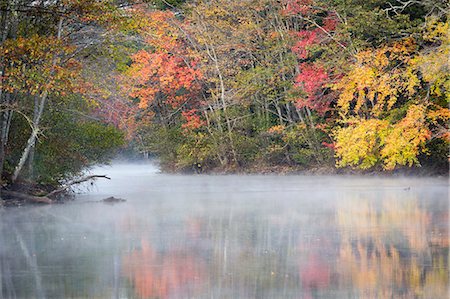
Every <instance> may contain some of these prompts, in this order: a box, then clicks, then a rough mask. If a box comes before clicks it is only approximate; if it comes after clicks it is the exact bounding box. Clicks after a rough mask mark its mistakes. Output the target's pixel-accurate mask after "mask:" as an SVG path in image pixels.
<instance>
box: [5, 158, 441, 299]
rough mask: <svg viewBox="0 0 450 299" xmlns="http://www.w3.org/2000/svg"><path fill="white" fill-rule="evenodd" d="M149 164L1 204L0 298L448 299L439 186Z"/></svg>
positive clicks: (118, 168) (422, 181) (436, 182)
mask: <svg viewBox="0 0 450 299" xmlns="http://www.w3.org/2000/svg"><path fill="white" fill-rule="evenodd" d="M147 167H148V165H141V166H136V165H135V166H117V165H116V166H114V167H113V168H112V169H111V171H110V172H109V171H108V174H110V175H111V176H113V182H114V184H110V182H102V183H99V185H98V190H94V191H93V192H91V193H89V194H87V195H83V196H80V197H79V199H78V200H77V201H75V202H73V203H69V204H65V205H59V206H51V207H26V208H20V209H17V208H9V209H4V210H1V211H0V298H2V299H3V298H161V299H163V298H448V295H449V290H448V279H449V277H448V270H449V264H448V255H449V250H448V249H449V237H448V234H449V231H448V220H449V219H448V214H449V203H448V201H447V197H448V183H447V181H446V180H441V179H423V178H422V179H401V178H398V179H377V178H370V179H369V178H366V179H359V178H355V177H349V178H331V177H297V176H287V177H278V176H244V177H240V176H181V175H178V176H177V175H175V176H174V175H163V174H157V173H156V172H155V171H153V172H152V171H148V168H147ZM105 172H106V171H105ZM409 186H411V187H410V188H408V187H409ZM110 195H114V196H117V197H123V198H126V199H127V200H128V201H127V202H126V203H123V204H118V205H114V206H109V205H104V204H102V203H98V202H92V201H95V200H97V199H100V198H103V197H107V196H110Z"/></svg>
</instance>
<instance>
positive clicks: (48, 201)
mask: <svg viewBox="0 0 450 299" xmlns="http://www.w3.org/2000/svg"><path fill="white" fill-rule="evenodd" d="M1 193H2V194H3V195H6V196H11V197H15V198H18V199H23V200H26V201H29V202H34V203H46V204H51V203H53V200H51V199H50V198H48V197H47V196H34V195H29V194H26V193H20V192H16V191H9V190H1Z"/></svg>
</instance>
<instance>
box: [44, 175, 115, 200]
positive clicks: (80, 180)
mask: <svg viewBox="0 0 450 299" xmlns="http://www.w3.org/2000/svg"><path fill="white" fill-rule="evenodd" d="M96 178H104V179H108V180H110V179H111V178H110V177H108V176H106V175H88V176H85V177H82V178H80V179H76V180H73V181H71V182H69V183H67V184H65V185H64V186H62V187H61V188H58V189H56V190H53V191H52V192H50V193H48V194H47V195H46V197H52V196H55V195H57V194H59V193H62V192H64V191H66V190H67V189H69V188H70V187H72V186H73V185H76V184H80V183H84V182H87V181H90V180H95V179H96Z"/></svg>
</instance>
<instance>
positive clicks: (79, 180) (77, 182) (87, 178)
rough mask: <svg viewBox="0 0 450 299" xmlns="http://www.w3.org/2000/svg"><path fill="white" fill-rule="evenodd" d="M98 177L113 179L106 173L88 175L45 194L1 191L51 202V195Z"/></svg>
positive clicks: (21, 197)
mask: <svg viewBox="0 0 450 299" xmlns="http://www.w3.org/2000/svg"><path fill="white" fill-rule="evenodd" d="M96 178H104V179H108V180H110V179H111V178H110V177H108V176H106V175H88V176H86V177H82V178H79V179H76V180H73V181H71V182H69V183H67V184H65V185H64V186H62V187H61V188H58V189H56V190H53V191H52V192H50V193H48V194H47V195H45V196H35V195H30V194H26V193H21V192H17V191H9V190H4V189H3V190H0V193H1V194H3V195H6V196H11V197H14V198H17V199H22V200H25V201H27V202H32V203H45V204H51V203H53V202H54V201H53V200H52V199H51V197H53V196H55V195H58V194H60V193H62V192H64V191H66V190H67V189H69V188H70V187H71V186H73V185H76V184H80V183H84V182H87V181H90V180H95V179H96Z"/></svg>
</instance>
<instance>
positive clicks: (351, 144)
mask: <svg viewBox="0 0 450 299" xmlns="http://www.w3.org/2000/svg"><path fill="white" fill-rule="evenodd" d="M388 126H389V122H388V121H385V120H379V119H370V120H356V121H355V122H354V123H353V124H351V125H350V126H348V127H346V128H341V129H338V130H337V131H336V134H335V139H336V148H335V150H336V157H337V158H338V162H337V166H338V167H344V166H352V167H359V168H361V169H368V168H371V167H373V166H374V165H376V164H377V163H378V162H379V157H380V144H381V140H384V136H385V134H386V130H387V128H388Z"/></svg>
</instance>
